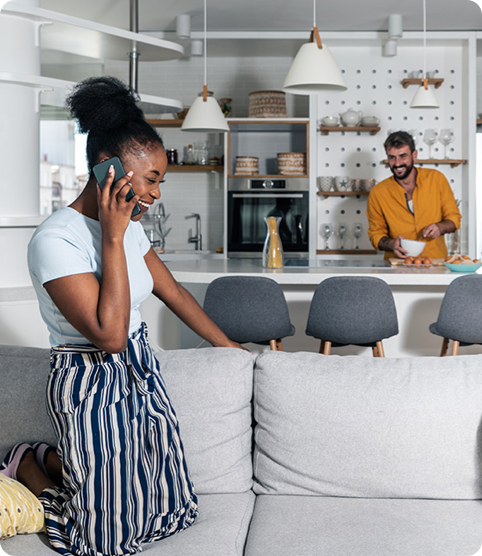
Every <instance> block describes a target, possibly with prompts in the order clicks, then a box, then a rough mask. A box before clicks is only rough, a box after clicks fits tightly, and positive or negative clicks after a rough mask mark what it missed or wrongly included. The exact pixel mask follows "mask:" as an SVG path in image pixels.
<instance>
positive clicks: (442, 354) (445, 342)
mask: <svg viewBox="0 0 482 556" xmlns="http://www.w3.org/2000/svg"><path fill="white" fill-rule="evenodd" d="M449 341H450V340H449V339H448V338H444V339H443V342H442V351H441V352H440V357H445V356H446V355H447V350H448V348H449Z"/></svg>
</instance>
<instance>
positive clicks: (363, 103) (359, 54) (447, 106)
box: [316, 41, 467, 249]
mask: <svg viewBox="0 0 482 556" xmlns="http://www.w3.org/2000/svg"><path fill="white" fill-rule="evenodd" d="M332 52H333V55H334V56H335V58H336V60H337V62H338V64H339V66H340V68H342V71H343V73H344V75H345V79H346V82H347V85H348V89H347V91H346V92H344V93H340V94H330V95H319V97H318V107H317V109H318V120H321V118H323V117H325V116H338V117H339V116H340V114H341V113H343V112H345V111H346V110H348V109H353V110H356V111H359V110H360V111H362V112H363V115H364V116H374V117H377V118H379V120H380V124H379V125H380V127H381V131H380V132H379V133H378V134H377V135H373V136H372V135H370V134H369V133H366V132H365V133H360V132H347V133H344V132H341V133H340V132H334V133H331V132H330V134H329V135H321V134H320V133H318V134H317V149H316V151H317V166H318V170H317V174H318V176H322V175H325V176H337V175H348V176H350V178H361V179H372V178H374V179H375V180H376V181H377V182H378V181H381V180H383V179H385V178H387V177H389V176H390V175H391V172H390V169H389V168H387V167H385V165H383V164H381V161H382V160H383V159H384V158H385V150H384V148H383V143H384V141H385V139H386V137H387V134H388V131H389V130H393V131H397V130H400V129H403V130H405V131H411V130H416V134H417V136H418V142H417V150H418V157H419V158H420V159H426V158H428V146H427V145H426V144H425V143H424V142H423V140H422V138H423V133H424V131H425V130H426V129H428V128H435V129H437V130H438V131H440V129H442V128H452V129H453V132H454V136H455V141H454V142H453V143H452V144H451V145H450V146H449V148H450V158H454V159H463V158H466V155H465V152H466V151H467V145H466V140H465V137H464V133H467V130H466V122H464V121H463V117H462V116H463V113H464V112H463V109H464V107H463V102H464V96H463V95H464V93H463V91H464V87H465V88H466V83H467V76H466V75H464V70H463V69H462V68H464V67H465V64H464V49H463V47H462V46H460V45H454V46H428V47H427V71H434V72H435V76H436V77H442V78H443V79H444V83H443V84H442V86H441V87H440V88H438V89H436V90H435V95H436V98H437V100H438V102H439V104H440V108H439V109H434V110H429V109H411V108H410V103H411V100H412V98H413V96H414V95H415V92H416V90H417V87H416V86H409V87H407V88H406V89H404V88H403V87H402V85H401V81H402V79H404V78H405V77H409V74H410V72H412V71H416V70H422V67H421V64H422V49H421V47H417V46H404V45H403V41H401V42H400V43H399V45H398V55H397V56H395V57H390V58H386V57H383V56H382V51H381V48H379V47H373V46H366V47H364V46H360V47H358V48H357V49H356V55H354V51H353V48H351V47H338V48H337V47H333V48H332ZM319 123H320V122H319V121H318V125H319ZM443 149H444V148H443V145H442V144H441V143H436V144H435V145H434V151H433V153H434V158H443V155H444V152H443ZM427 167H430V168H436V169H438V170H440V171H441V172H442V173H443V174H444V175H445V176H446V177H447V179H448V181H449V183H450V185H451V186H452V189H453V191H454V195H455V197H456V198H457V199H462V198H463V195H464V178H465V174H466V169H464V167H463V166H458V167H455V168H451V167H450V166H449V165H442V164H438V165H430V166H427ZM341 211H344V213H343V214H342V213H341ZM359 211H362V214H360V212H359ZM462 212H463V204H462ZM365 213H366V197H360V198H356V197H346V198H344V199H341V198H339V197H329V198H326V199H325V198H324V197H319V200H318V207H317V217H318V230H319V229H320V227H321V225H322V224H323V223H324V222H331V223H333V224H334V225H335V226H336V224H337V222H339V221H340V218H344V221H346V222H347V223H348V225H349V227H350V226H351V225H352V224H353V222H355V221H362V222H365V223H366V222H367V220H366V214H365ZM361 216H363V220H360V217H361ZM466 225H467V223H466V222H465V221H463V231H462V237H464V229H465V226H466ZM365 230H366V226H365ZM331 241H332V242H333V244H334V247H335V246H339V240H338V242H336V241H335V238H332V240H331ZM337 244H338V245H337ZM364 246H365V247H366V248H370V247H371V246H370V243H369V240H368V236H366V237H365V238H364ZM317 248H318V249H323V248H324V239H323V238H322V237H321V235H319V236H318V241H317Z"/></svg>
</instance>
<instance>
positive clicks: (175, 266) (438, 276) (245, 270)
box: [161, 256, 465, 286]
mask: <svg viewBox="0 0 482 556" xmlns="http://www.w3.org/2000/svg"><path fill="white" fill-rule="evenodd" d="M161 259H162V256H161ZM166 265H167V267H168V268H169V270H170V271H171V272H172V274H173V275H174V277H175V278H176V280H177V281H178V282H184V283H198V284H208V283H210V282H212V281H213V280H214V279H215V278H219V277H221V276H229V275H244V276H267V277H269V278H272V279H273V280H276V282H278V283H279V284H286V285H293V286H296V285H317V284H319V283H320V282H321V281H322V280H325V279H326V278H329V277H331V276H376V277H378V278H381V279H382V280H385V282H387V284H389V285H391V286H447V285H448V284H450V282H452V280H454V279H455V278H458V277H459V276H465V273H460V272H451V271H450V270H449V269H448V268H446V267H445V266H434V267H431V268H405V267H390V268H328V267H322V268H316V267H308V268H296V267H285V268H281V269H276V270H275V269H268V268H263V266H262V264H261V259H212V260H211V259H200V260H191V261H168V262H166Z"/></svg>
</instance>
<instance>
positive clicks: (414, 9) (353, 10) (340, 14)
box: [40, 0, 482, 32]
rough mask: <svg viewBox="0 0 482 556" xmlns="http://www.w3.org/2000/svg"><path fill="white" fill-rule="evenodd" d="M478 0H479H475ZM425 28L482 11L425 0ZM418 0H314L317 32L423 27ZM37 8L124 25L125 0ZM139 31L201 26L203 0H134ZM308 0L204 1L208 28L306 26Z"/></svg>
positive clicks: (53, 0)
mask: <svg viewBox="0 0 482 556" xmlns="http://www.w3.org/2000/svg"><path fill="white" fill-rule="evenodd" d="M477 1H478V2H479V3H482V2H481V0H477ZM426 2H427V29H428V30H430V31H435V30H436V31H446V30H450V31H466V30H482V12H481V8H480V7H479V5H477V4H476V3H475V1H472V0H426ZM422 6H423V4H422V0H403V2H402V1H401V0H336V2H333V1H329V0H317V7H316V9H317V18H316V19H317V24H318V28H319V29H320V31H386V30H387V27H388V16H389V15H390V14H392V13H398V14H401V15H402V16H403V28H404V30H405V31H419V30H421V29H422V21H423V19H422ZM40 7H42V8H45V9H49V10H54V11H57V12H61V13H66V14H68V15H72V16H76V17H81V18H84V19H89V20H93V21H96V22H98V23H104V24H106V25H112V26H114V27H120V28H123V29H129V21H130V19H129V10H130V0H100V1H99V0H81V1H79V0H40ZM138 10H139V30H140V31H146V32H165V31H174V30H175V28H176V17H177V16H178V15H179V14H189V15H190V16H191V30H192V31H202V29H203V0H161V1H160V0H138ZM312 10H313V3H312V2H310V1H309V0H261V1H260V0H208V30H209V31H257V32H260V31H261V32H262V31H308V30H309V29H310V28H311V27H312V23H313V13H312Z"/></svg>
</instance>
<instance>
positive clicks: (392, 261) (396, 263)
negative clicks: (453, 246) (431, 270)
mask: <svg viewBox="0 0 482 556" xmlns="http://www.w3.org/2000/svg"><path fill="white" fill-rule="evenodd" d="M388 261H389V263H390V264H391V265H392V266H403V265H404V264H405V259H395V258H391V259H388ZM443 264H444V260H443V259H432V265H433V266H443Z"/></svg>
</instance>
